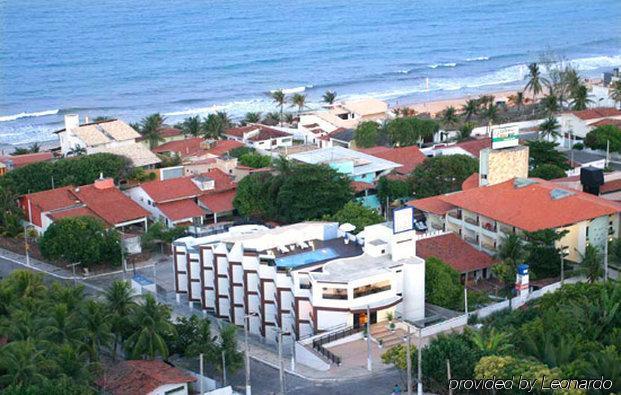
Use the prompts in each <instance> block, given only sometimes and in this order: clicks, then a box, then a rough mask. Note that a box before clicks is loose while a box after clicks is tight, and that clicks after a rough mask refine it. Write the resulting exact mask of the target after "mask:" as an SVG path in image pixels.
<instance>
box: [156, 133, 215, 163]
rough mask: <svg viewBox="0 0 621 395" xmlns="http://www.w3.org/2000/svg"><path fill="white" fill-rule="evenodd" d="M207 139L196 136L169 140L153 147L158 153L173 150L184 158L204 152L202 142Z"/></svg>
mask: <svg viewBox="0 0 621 395" xmlns="http://www.w3.org/2000/svg"><path fill="white" fill-rule="evenodd" d="M203 141H205V139H204V138H202V137H194V138H189V139H183V140H177V141H169V142H168V143H164V144H162V145H159V146H157V147H155V148H153V152H155V153H156V154H163V153H166V152H173V153H175V154H177V155H179V156H180V157H182V158H186V157H190V156H198V155H202V154H204V152H205V150H204V149H203V148H201V143H202V142H203Z"/></svg>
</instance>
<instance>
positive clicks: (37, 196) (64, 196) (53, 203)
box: [23, 186, 80, 212]
mask: <svg viewBox="0 0 621 395" xmlns="http://www.w3.org/2000/svg"><path fill="white" fill-rule="evenodd" d="M71 189H73V187H72V186H66V187H61V188H56V189H49V190H47V191H41V192H36V193H30V194H26V195H24V196H23V198H25V199H29V200H30V205H31V206H38V207H39V209H40V210H41V211H42V212H44V211H52V210H57V209H60V208H65V207H71V206H74V205H76V204H79V203H80V201H79V200H78V198H77V197H75V195H73V194H72V193H71Z"/></svg>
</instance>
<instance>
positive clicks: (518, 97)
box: [509, 91, 524, 111]
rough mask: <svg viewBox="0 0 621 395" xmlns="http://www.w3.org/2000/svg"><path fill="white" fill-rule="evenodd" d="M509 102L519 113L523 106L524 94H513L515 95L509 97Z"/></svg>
mask: <svg viewBox="0 0 621 395" xmlns="http://www.w3.org/2000/svg"><path fill="white" fill-rule="evenodd" d="M509 102H510V103H511V104H512V105H514V106H515V107H516V108H517V109H518V111H519V110H520V109H521V108H522V106H523V105H524V92H523V91H518V92H515V95H511V96H509Z"/></svg>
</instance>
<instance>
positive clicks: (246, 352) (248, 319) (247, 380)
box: [244, 312, 257, 395]
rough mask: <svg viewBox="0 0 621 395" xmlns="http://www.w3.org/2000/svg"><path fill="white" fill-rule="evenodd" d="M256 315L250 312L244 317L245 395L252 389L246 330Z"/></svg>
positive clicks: (248, 394) (249, 393)
mask: <svg viewBox="0 0 621 395" xmlns="http://www.w3.org/2000/svg"><path fill="white" fill-rule="evenodd" d="M256 315H257V313H255V312H252V313H250V314H246V315H244V344H245V351H244V354H245V357H246V395H251V394H252V389H251V388H250V353H249V352H248V330H249V328H248V327H249V326H250V322H249V321H250V317H255V316H256Z"/></svg>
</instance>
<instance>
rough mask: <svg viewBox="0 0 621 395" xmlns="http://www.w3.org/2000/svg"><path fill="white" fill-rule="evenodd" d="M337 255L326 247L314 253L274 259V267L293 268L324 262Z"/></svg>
mask: <svg viewBox="0 0 621 395" xmlns="http://www.w3.org/2000/svg"><path fill="white" fill-rule="evenodd" d="M338 256H339V255H338V254H337V253H336V251H334V249H332V248H329V247H326V248H320V249H317V250H315V251H307V252H303V253H301V254H296V255H289V256H285V257H282V258H276V266H277V267H284V268H294V267H298V266H302V265H308V264H311V263H315V262H319V261H325V260H327V259H332V258H336V257H338Z"/></svg>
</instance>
